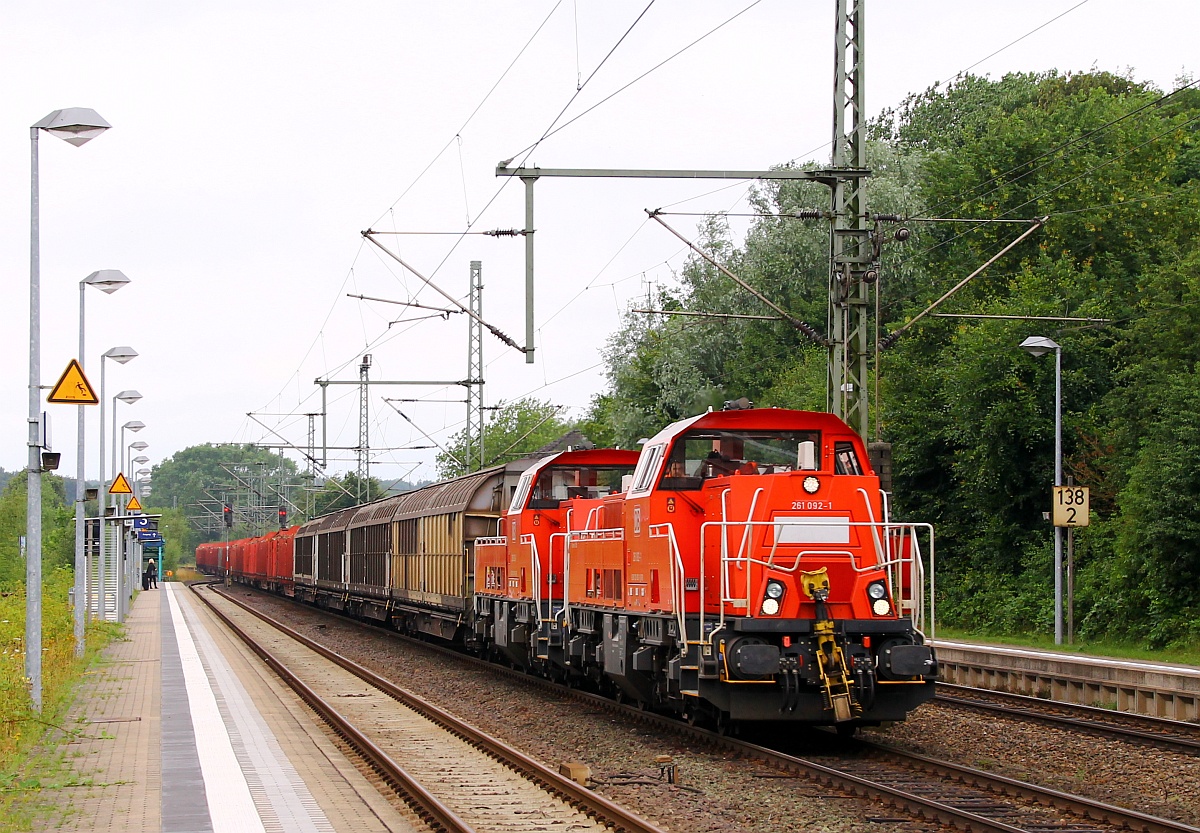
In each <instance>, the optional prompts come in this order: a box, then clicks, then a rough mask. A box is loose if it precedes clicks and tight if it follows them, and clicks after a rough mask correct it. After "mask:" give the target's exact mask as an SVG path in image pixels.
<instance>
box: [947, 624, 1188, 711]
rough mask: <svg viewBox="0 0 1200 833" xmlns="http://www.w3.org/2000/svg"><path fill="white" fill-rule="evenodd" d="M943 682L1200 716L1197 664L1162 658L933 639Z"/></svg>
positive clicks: (1123, 707) (1126, 707)
mask: <svg viewBox="0 0 1200 833" xmlns="http://www.w3.org/2000/svg"><path fill="white" fill-rule="evenodd" d="M930 644H932V645H933V646H934V648H936V649H937V657H938V668H939V673H940V675H941V679H942V681H943V682H947V683H955V684H957V685H964V686H971V687H973V688H987V689H995V690H998V691H1007V692H1011V693H1013V694H1025V695H1028V696H1030V697H1040V698H1043V699H1049V700H1061V701H1064V702H1067V703H1074V704H1077V705H1083V706H1099V707H1101V708H1111V709H1116V710H1118V711H1126V712H1133V713H1135V714H1141V715H1145V716H1147V717H1162V718H1167V719H1170V720H1181V721H1188V722H1196V721H1197V720H1200V668H1197V667H1195V666H1190V665H1178V664H1174V663H1165V662H1147V661H1145V660H1122V659H1114V658H1111V657H1100V656H1091V655H1084V654H1071V653H1065V652H1061V651H1039V650H1035V649H1032V648H1018V647H1013V646H1010V645H989V644H983V643H970V642H959V641H953V640H945V639H932V640H930Z"/></svg>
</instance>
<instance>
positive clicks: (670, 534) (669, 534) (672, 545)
mask: <svg viewBox="0 0 1200 833" xmlns="http://www.w3.org/2000/svg"><path fill="white" fill-rule="evenodd" d="M662 530H666V535H665V537H666V539H667V548H668V550H669V554H670V557H671V606H672V607H673V608H674V609H675V617H676V619H677V620H678V622H679V638H680V639H682V640H683V641H684V642H686V641H687V630H686V628H687V625H686V622H687V596H686V593H685V590H684V582H686V581H687V575H686V574H685V573H684V570H683V555H682V554H681V553H680V552H679V541H678V540H677V539H676V538H675V526H674V524H671V523H664V524H652V525H651V526H650V528H649V533H650V537H651V538H662V537H664V535H663V532H662ZM700 611H701V615H703V611H704V600H703V599H701V601H700Z"/></svg>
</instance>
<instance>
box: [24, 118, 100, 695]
mask: <svg viewBox="0 0 1200 833" xmlns="http://www.w3.org/2000/svg"><path fill="white" fill-rule="evenodd" d="M111 126H112V125H110V124H109V123H108V122H106V121H105V120H104V119H102V118H100V116H99V114H97V113H96V111H95V110H89V109H87V108H85V107H70V108H68V109H65V110H55V111H54V112H53V113H51V114H50V115H48V116H46V117H45V118H44V119H42V120H41V121H39V122H36V123H35V124H34V125H33V126H32V127H30V128H29V144H30V154H29V160H30V177H29V425H28V426H27V427H28V430H29V434H28V436H29V469H28V473H27V485H26V501H25V543H26V555H25V676H26V677H28V678H29V696H30V700H31V701H32V704H33V708H34V709H35V710H36V711H39V712H40V711H41V710H42V437H41V434H42V431H41V409H42V401H41V400H42V390H41V388H42V306H41V304H42V300H41V291H42V290H41V279H42V274H41V272H42V251H41V227H40V223H41V217H40V213H39V199H40V194H39V189H38V136H39V134H40V133H41V131H43V130H45V131H46V132H47V133H51V134H53V135H55V136H58V137H59V138H60V139H63V140H65V141H67V142H70V143H71V144H73V145H75V146H76V147H79V146H80V145H82V144H84V143H86V142H88V141H89V140H91V139H94V138H96V137H97V136H99V135H100V134H101V133H103V132H104V131H105V130H107V129H108V128H109V127H111ZM78 601H79V600H78V599H76V604H78Z"/></svg>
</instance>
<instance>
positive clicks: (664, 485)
mask: <svg viewBox="0 0 1200 833" xmlns="http://www.w3.org/2000/svg"><path fill="white" fill-rule="evenodd" d="M842 445H843V444H842V443H838V451H839V452H841V451H842V448H841V446H842ZM820 451H821V432H820V431H771V430H747V431H720V430H716V429H711V428H710V429H704V428H701V429H697V430H694V431H688V432H687V433H686V434H684V435H683V436H681V437H679V438H678V439H677V440H675V444H674V445H673V446H672V447H671V454H670V456H669V457H668V458H667V463H666V465H665V466H664V467H663V475H662V479H661V480H660V481H659V484H658V487H659V488H660V489H672V490H676V491H679V490H687V489H699V488H700V487H701V486H702V485H703V484H704V481H705V480H708V479H709V478H712V477H724V476H726V475H730V474H777V473H780V472H789V471H801V470H815V469H817V468H818V466H819V461H820V459H821V454H820ZM850 454H851V455H853V448H851V449H850Z"/></svg>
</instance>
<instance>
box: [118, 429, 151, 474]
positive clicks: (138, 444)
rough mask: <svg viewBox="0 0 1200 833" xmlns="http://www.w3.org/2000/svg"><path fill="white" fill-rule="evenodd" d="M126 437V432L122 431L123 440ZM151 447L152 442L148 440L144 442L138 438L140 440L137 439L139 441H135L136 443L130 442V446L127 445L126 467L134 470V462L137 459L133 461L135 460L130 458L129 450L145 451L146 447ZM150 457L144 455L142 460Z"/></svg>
mask: <svg viewBox="0 0 1200 833" xmlns="http://www.w3.org/2000/svg"><path fill="white" fill-rule="evenodd" d="M124 439H125V432H124V431H122V432H121V440H122V441H124ZM149 447H150V443H147V442H142V441H141V440H138V441H137V442H135V443H130V444H129V445H128V447H126V449H125V468H126V469H129V470H130V471H132V470H133V463H134V462H135V461H133V460H131V459H130V456H129V451H130V450H133V451H144V450H146V449H147V448H149ZM149 459H150V458H149V457H143V458H142V460H143V461H145V460H149Z"/></svg>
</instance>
